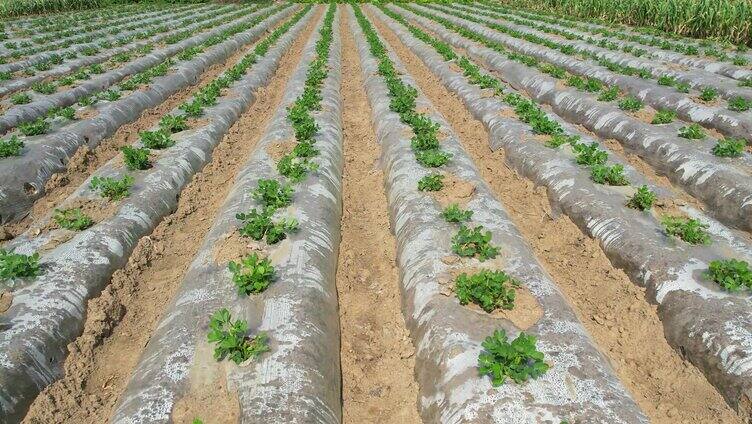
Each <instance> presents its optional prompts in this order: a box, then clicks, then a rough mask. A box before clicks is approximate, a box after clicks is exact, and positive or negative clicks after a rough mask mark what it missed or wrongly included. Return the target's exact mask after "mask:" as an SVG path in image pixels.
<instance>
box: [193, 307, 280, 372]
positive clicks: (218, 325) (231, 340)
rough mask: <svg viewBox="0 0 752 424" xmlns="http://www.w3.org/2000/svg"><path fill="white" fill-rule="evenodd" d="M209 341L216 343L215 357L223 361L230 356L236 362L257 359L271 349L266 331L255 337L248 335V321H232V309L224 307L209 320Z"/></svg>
mask: <svg viewBox="0 0 752 424" xmlns="http://www.w3.org/2000/svg"><path fill="white" fill-rule="evenodd" d="M207 340H208V341H209V343H216V346H215V347H214V359H216V360H218V361H221V360H222V359H224V358H228V359H230V360H231V361H233V362H235V363H236V364H241V363H243V362H245V361H247V360H249V359H255V358H257V357H259V355H261V354H262V353H264V352H267V351H269V344H268V338H267V336H266V334H265V333H258V334H256V335H255V336H254V337H249V336H248V322H246V321H245V320H237V321H234V322H233V321H232V316H231V315H230V311H228V310H227V309H226V308H222V309H220V310H219V311H217V312H215V313H214V315H212V317H211V320H210V321H209V334H208V336H207Z"/></svg>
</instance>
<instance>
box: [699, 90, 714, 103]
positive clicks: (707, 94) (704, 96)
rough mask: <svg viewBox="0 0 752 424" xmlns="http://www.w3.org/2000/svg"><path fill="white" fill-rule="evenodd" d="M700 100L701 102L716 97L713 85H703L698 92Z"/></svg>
mask: <svg viewBox="0 0 752 424" xmlns="http://www.w3.org/2000/svg"><path fill="white" fill-rule="evenodd" d="M699 97H700V100H702V101H703V102H712V101H713V100H715V99H716V97H718V90H716V89H715V88H713V87H705V88H703V89H702V91H701V92H700V96H699Z"/></svg>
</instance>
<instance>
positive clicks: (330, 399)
mask: <svg viewBox="0 0 752 424" xmlns="http://www.w3.org/2000/svg"><path fill="white" fill-rule="evenodd" d="M338 27H339V25H338V18H337V17H336V6H335V5H330V6H329V8H328V10H327V12H326V15H325V16H324V18H323V21H322V22H321V23H320V25H319V31H318V34H317V35H316V36H313V37H311V39H310V40H309V42H308V43H307V46H306V47H305V48H304V51H303V54H302V57H301V62H300V63H299V65H298V67H297V69H296V70H295V73H294V74H293V76H292V77H291V79H290V81H289V82H288V83H287V87H286V89H285V95H284V98H283V100H282V102H281V104H280V106H279V107H278V109H277V111H276V113H275V115H274V116H273V118H272V120H271V122H270V124H269V126H268V127H267V130H266V132H265V134H264V136H263V137H262V138H261V139H260V141H259V144H258V145H257V146H256V148H255V151H254V153H253V154H252V155H251V157H250V158H249V160H248V162H247V163H246V164H245V166H244V167H243V169H241V171H240V172H239V174H238V177H237V179H236V181H235V184H234V186H233V187H232V189H231V191H230V193H229V195H228V197H227V199H226V200H225V203H224V205H223V206H222V207H221V209H220V212H219V214H218V216H217V218H216V219H215V224H214V225H213V227H212V229H211V230H210V231H209V233H208V235H207V237H206V239H205V240H204V242H203V244H202V246H201V248H200V250H199V252H198V254H197V256H196V259H195V260H194V262H193V263H192V265H191V267H190V268H189V270H188V271H187V273H186V275H185V278H184V279H183V282H182V285H181V286H180V288H179V289H178V290H179V291H178V293H177V295H176V296H175V300H174V301H173V303H172V305H170V307H169V308H168V309H167V312H166V313H165V315H164V317H163V321H162V324H161V325H160V326H159V328H158V330H157V331H156V332H155V334H154V335H153V336H152V338H151V340H150V342H149V345H148V347H147V349H146V350H145V352H144V353H143V355H142V358H141V360H140V362H139V364H138V365H137V367H136V369H135V370H134V371H133V373H132V375H131V379H130V382H129V384H128V386H127V387H126V389H125V392H124V395H123V396H122V398H121V399H122V402H121V403H120V404H119V405H118V406H117V407H116V410H115V413H114V416H113V418H112V421H113V422H133V421H148V422H151V423H162V422H172V421H181V416H184V415H185V413H182V412H181V407H180V405H181V404H183V403H184V402H186V400H187V399H211V398H214V397H215V396H216V395H217V394H219V397H221V398H222V399H231V400H230V401H228V402H231V404H233V405H235V404H238V405H237V406H233V407H232V416H228V417H225V419H223V420H222V421H223V422H241V421H242V422H299V421H305V422H309V421H310V422H317V423H339V422H341V419H342V415H341V392H340V390H341V386H340V384H341V383H340V380H341V375H340V363H339V323H338V313H337V293H336V289H335V274H336V265H337V262H336V261H337V251H338V246H339V240H340V234H339V231H340V218H341V212H342V199H341V188H342V167H343V156H342V125H341V108H342V105H341V100H340V93H339V90H340V82H341V74H340V66H341V45H340V37H339V33H338V30H337V28H338ZM293 140H294V141H293ZM283 153H284V154H283ZM280 156H281V157H280ZM290 157H292V158H293V159H292V162H289V161H287V159H286V158H290ZM291 167H292V168H291ZM289 169H297V171H296V172H292V173H291V172H290V171H289ZM314 169H315V172H313V171H314ZM249 323H250V327H253V328H255V330H254V332H255V334H249V332H248V330H249ZM231 362H232V363H231ZM198 370H202V371H198ZM197 371H198V372H197ZM207 373H208V374H210V375H211V378H205V377H203V375H206V374H207ZM214 408H215V405H212V404H207V403H206V402H200V403H199V404H197V405H195V406H193V408H191V410H190V411H191V415H188V416H187V417H185V418H187V419H188V420H190V419H194V418H199V419H206V418H207V417H208V418H210V419H211V418H214V415H213V414H214ZM170 411H171V412H170Z"/></svg>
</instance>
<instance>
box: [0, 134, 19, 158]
mask: <svg viewBox="0 0 752 424" xmlns="http://www.w3.org/2000/svg"><path fill="white" fill-rule="evenodd" d="M23 147H24V144H23V141H20V140H19V139H18V137H16V136H15V135H12V136H10V138H9V139H7V140H5V139H2V140H0V158H8V157H11V156H18V155H20V154H21V149H23Z"/></svg>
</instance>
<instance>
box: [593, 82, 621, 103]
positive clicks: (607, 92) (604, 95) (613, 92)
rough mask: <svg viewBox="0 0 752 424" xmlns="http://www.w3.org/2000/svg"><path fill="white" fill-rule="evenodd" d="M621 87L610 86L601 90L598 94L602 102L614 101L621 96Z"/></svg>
mask: <svg viewBox="0 0 752 424" xmlns="http://www.w3.org/2000/svg"><path fill="white" fill-rule="evenodd" d="M619 94H620V93H619V87H616V86H614V87H609V88H606V89H604V90H603V91H601V94H600V95H599V96H598V100H599V101H601V102H613V101H614V100H616V99H617V98H619Z"/></svg>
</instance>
